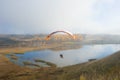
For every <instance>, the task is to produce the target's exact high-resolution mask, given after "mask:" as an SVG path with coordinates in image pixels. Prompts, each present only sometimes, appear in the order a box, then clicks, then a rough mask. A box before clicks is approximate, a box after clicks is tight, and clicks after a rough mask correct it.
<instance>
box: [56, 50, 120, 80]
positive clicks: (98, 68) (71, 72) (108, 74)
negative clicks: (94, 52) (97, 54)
mask: <svg viewBox="0 0 120 80" xmlns="http://www.w3.org/2000/svg"><path fill="white" fill-rule="evenodd" d="M58 71H59V70H58ZM61 71H62V73H61V75H60V74H59V76H58V77H59V78H60V79H61V80H120V51H119V52H116V53H115V54H113V55H111V56H108V57H106V58H103V59H101V60H96V61H92V62H87V63H83V64H77V65H73V66H69V67H65V68H63V69H61Z"/></svg>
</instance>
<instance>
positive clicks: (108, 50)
mask: <svg viewBox="0 0 120 80" xmlns="http://www.w3.org/2000/svg"><path fill="white" fill-rule="evenodd" d="M119 50H120V45H113V44H109V45H84V46H82V47H81V48H79V49H71V50H63V51H53V50H49V49H46V50H40V51H31V52H26V53H24V54H14V55H15V56H16V57H17V58H18V59H13V58H11V54H8V55H7V57H8V58H9V59H10V61H11V62H13V63H15V64H17V65H20V66H26V65H25V64H23V63H24V62H29V63H33V64H37V65H40V66H42V67H49V65H47V64H45V63H43V62H36V61H35V60H42V61H46V62H50V63H53V64H56V66H57V67H64V66H69V65H75V64H79V63H83V62H87V61H88V60H89V59H101V58H104V57H106V56H109V55H111V54H113V53H115V52H117V51H119ZM60 54H62V55H63V58H61V57H60ZM27 66H28V67H31V66H30V65H27ZM32 67H33V66H32Z"/></svg>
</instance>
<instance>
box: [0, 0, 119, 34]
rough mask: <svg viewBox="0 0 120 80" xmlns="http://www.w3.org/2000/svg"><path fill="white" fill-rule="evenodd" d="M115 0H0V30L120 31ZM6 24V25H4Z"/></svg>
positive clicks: (117, 0) (29, 31)
mask: <svg viewBox="0 0 120 80" xmlns="http://www.w3.org/2000/svg"><path fill="white" fill-rule="evenodd" d="M119 3H120V2H119V0H35V1H33V0H20V1H16V0H11V1H10V0H4V1H0V21H1V22H0V32H2V33H6V32H8V33H31V34H32V33H49V32H51V31H54V30H58V29H66V30H69V31H71V32H74V33H91V34H96V33H104V34H105V33H111V34H120V32H119V31H118V30H119V29H120V28H119V25H120V24H119V23H120V17H119V16H120V14H119V13H120V10H119V8H120V6H119ZM3 23H4V24H7V25H8V26H9V27H6V26H5V25H3Z"/></svg>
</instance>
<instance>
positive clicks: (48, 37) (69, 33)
mask: <svg viewBox="0 0 120 80" xmlns="http://www.w3.org/2000/svg"><path fill="white" fill-rule="evenodd" d="M59 32H63V33H66V34H68V35H69V36H70V37H71V38H72V39H75V36H74V35H73V34H72V33H71V32H69V31H63V30H61V31H54V32H52V33H50V34H49V35H48V36H47V37H46V40H49V39H50V37H51V36H52V35H53V34H56V33H59Z"/></svg>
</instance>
